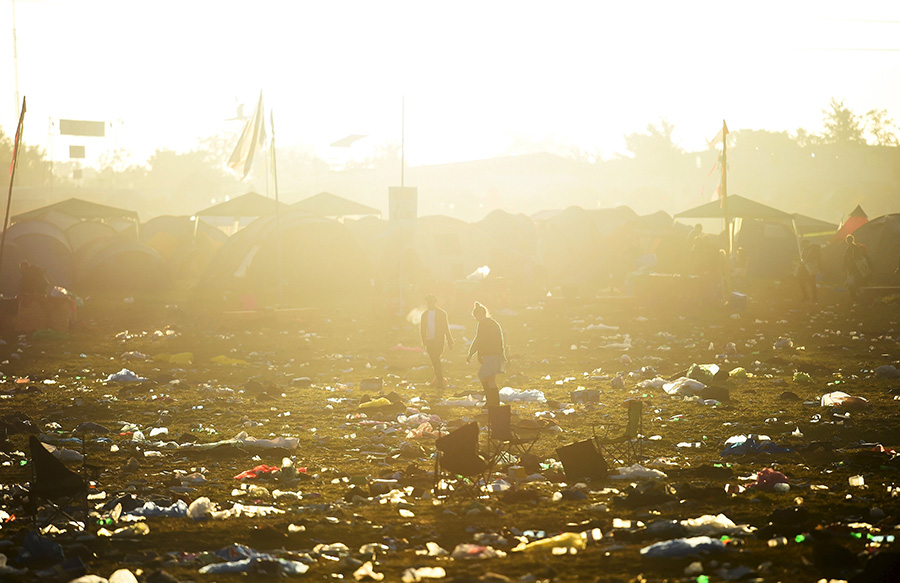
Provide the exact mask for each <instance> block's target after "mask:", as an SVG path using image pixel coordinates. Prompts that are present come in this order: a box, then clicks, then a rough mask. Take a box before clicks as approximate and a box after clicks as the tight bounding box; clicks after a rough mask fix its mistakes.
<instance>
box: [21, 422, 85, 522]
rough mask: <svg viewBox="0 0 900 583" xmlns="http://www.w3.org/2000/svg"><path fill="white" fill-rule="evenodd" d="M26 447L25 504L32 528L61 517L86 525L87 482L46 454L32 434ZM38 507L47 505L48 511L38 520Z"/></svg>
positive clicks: (47, 452)
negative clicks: (28, 477) (27, 485)
mask: <svg viewBox="0 0 900 583" xmlns="http://www.w3.org/2000/svg"><path fill="white" fill-rule="evenodd" d="M28 447H29V449H30V452H31V486H30V488H29V491H28V499H29V500H28V503H29V506H30V509H31V518H32V521H33V524H34V527H35V528H36V529H41V528H44V527H46V526H47V525H49V524H52V523H53V522H54V521H56V520H57V519H60V518H65V519H66V521H67V522H70V523H75V524H77V525H79V526H80V528H81V529H82V530H83V529H85V528H86V527H87V524H88V500H87V494H88V483H87V481H86V480H85V479H84V478H82V477H81V476H80V475H79V474H77V473H76V472H73V471H72V470H70V469H69V468H67V467H66V466H65V464H63V463H62V462H61V461H60V460H58V459H57V458H56V456H54V455H53V454H52V453H50V451H48V450H47V448H45V447H44V444H43V443H41V441H40V440H39V439H38V438H37V437H36V436H34V435H31V436H29V438H28ZM42 508H47V509H48V510H49V513H50V514H49V516H47V517H45V518H44V519H43V520H42V521H41V522H40V523H39V522H38V514H39V512H40V510H41V509H42ZM79 513H80V515H81V519H80V520H79V518H78V515H79Z"/></svg>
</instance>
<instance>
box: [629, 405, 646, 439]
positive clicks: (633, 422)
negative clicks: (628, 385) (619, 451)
mask: <svg viewBox="0 0 900 583" xmlns="http://www.w3.org/2000/svg"><path fill="white" fill-rule="evenodd" d="M643 409H644V403H643V401H641V400H640V399H629V400H628V425H626V426H625V437H627V438H628V439H632V438H634V437H635V436H637V434H638V433H640V431H641V426H642V423H641V415H642V414H643Z"/></svg>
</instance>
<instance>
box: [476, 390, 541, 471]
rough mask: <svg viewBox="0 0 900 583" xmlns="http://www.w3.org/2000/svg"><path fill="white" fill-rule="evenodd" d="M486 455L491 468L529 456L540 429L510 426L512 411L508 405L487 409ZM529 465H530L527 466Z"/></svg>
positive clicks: (521, 460) (522, 461)
mask: <svg viewBox="0 0 900 583" xmlns="http://www.w3.org/2000/svg"><path fill="white" fill-rule="evenodd" d="M487 409H488V453H489V459H490V464H491V466H492V467H493V466H496V465H497V464H498V463H501V464H502V463H503V462H504V461H507V462H509V461H514V460H513V459H512V458H518V460H519V462H521V463H520V465H525V463H524V459H523V458H528V457H530V456H531V448H533V447H534V444H535V443H536V442H537V440H538V437H540V434H541V430H540V427H539V426H538V427H533V428H531V427H520V426H514V425H513V424H512V409H511V408H510V406H509V405H498V406H495V407H488V408H487ZM529 465H530V464H529Z"/></svg>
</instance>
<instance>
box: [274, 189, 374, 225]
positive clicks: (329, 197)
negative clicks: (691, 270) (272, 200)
mask: <svg viewBox="0 0 900 583" xmlns="http://www.w3.org/2000/svg"><path fill="white" fill-rule="evenodd" d="M291 210H295V211H301V212H305V213H309V214H311V215H317V216H320V217H328V218H331V219H338V220H340V219H343V218H344V217H360V216H381V211H380V210H378V209H376V208H372V207H370V206H366V205H364V204H360V203H358V202H355V201H352V200H350V199H349V198H344V197H342V196H338V195H336V194H332V193H330V192H320V193H319V194H314V195H312V196H310V197H309V198H305V199H303V200H301V201H299V202H295V203H294V204H292V205H291Z"/></svg>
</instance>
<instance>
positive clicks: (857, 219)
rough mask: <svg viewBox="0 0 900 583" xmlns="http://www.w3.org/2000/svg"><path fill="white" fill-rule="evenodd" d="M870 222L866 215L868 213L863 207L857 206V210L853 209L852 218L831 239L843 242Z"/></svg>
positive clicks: (848, 218)
mask: <svg viewBox="0 0 900 583" xmlns="http://www.w3.org/2000/svg"><path fill="white" fill-rule="evenodd" d="M868 222H869V217H868V216H867V215H866V211H864V210H863V209H862V207H861V206H859V205H856V208H855V209H853V212H851V213H850V216H849V217H847V220H846V221H844V222H843V223H842V224H841V228H840V229H838V230H837V232H836V233H835V234H834V237H832V238H831V241H832V242H841V241H843V240H844V239H846V238H847V235H851V234H853V232H854V231H856V229H858V228H860V227H861V226H863V225H865V224H866V223H868Z"/></svg>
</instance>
